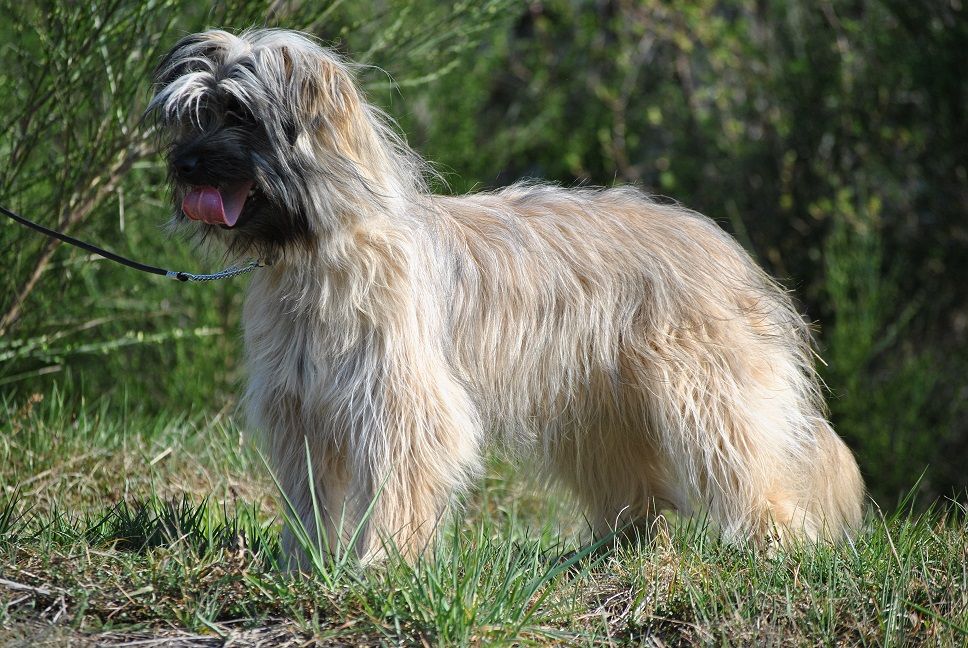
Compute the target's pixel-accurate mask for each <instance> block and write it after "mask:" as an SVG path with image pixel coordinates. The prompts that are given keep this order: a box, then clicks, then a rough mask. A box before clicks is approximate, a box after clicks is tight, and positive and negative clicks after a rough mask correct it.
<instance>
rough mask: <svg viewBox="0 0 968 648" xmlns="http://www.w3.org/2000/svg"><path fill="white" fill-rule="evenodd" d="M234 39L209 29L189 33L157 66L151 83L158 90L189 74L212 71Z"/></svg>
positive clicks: (226, 34) (222, 32)
mask: <svg viewBox="0 0 968 648" xmlns="http://www.w3.org/2000/svg"><path fill="white" fill-rule="evenodd" d="M232 39H233V36H232V35H231V34H229V33H228V32H224V31H220V30H210V31H207V32H202V33H198V34H189V35H188V36H185V37H184V38H182V39H181V40H180V41H178V42H177V43H175V45H174V46H173V47H172V48H171V49H170V50H169V51H168V53H167V54H165V56H164V57H163V58H162V59H161V61H160V62H159V63H158V65H157V66H156V67H155V70H154V74H153V75H152V81H153V83H154V85H155V90H156V91H157V90H159V89H161V88H164V87H166V86H168V85H169V84H171V82H172V81H174V80H175V79H177V78H178V77H180V76H184V75H185V74H187V73H190V72H212V71H214V69H215V67H216V66H217V65H218V64H219V62H220V61H221V60H222V58H223V56H222V53H223V52H224V50H225V49H226V47H228V45H229V43H230V42H231V40H232Z"/></svg>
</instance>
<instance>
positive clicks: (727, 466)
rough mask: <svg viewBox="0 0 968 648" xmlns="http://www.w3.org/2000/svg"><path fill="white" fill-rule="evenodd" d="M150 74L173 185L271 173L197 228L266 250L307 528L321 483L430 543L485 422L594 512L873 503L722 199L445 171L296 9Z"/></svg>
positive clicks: (807, 518) (739, 528) (263, 329)
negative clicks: (726, 221)
mask: <svg viewBox="0 0 968 648" xmlns="http://www.w3.org/2000/svg"><path fill="white" fill-rule="evenodd" d="M155 88H156V94H155V97H154V99H153V101H152V103H151V106H150V108H149V110H150V111H151V113H152V114H154V115H155V116H156V117H157V119H158V122H159V123H160V125H161V126H162V127H163V130H164V131H165V132H167V133H170V135H171V139H172V149H171V164H172V169H173V170H172V174H173V192H174V197H175V203H176V205H179V204H182V201H183V200H184V199H185V197H186V195H188V194H189V192H191V191H195V189H193V188H194V187H197V186H199V185H205V186H208V185H211V186H212V187H218V188H220V189H219V190H220V191H221V190H223V188H224V187H234V186H237V185H238V183H240V182H241V181H253V182H254V187H255V191H254V193H252V194H251V195H250V197H249V198H248V200H247V202H246V204H245V206H244V208H243V211H242V213H241V216H240V219H239V223H238V224H237V225H236V226H235V227H234V228H231V229H225V228H217V227H214V226H212V225H205V224H200V225H199V229H200V231H203V232H204V233H205V234H206V235H213V236H215V237H217V238H220V239H222V240H224V242H225V243H226V244H227V245H228V246H229V248H230V249H231V250H233V251H234V252H236V253H239V254H242V253H250V252H251V253H256V254H260V255H262V256H263V257H267V258H271V259H272V260H273V261H274V265H272V267H271V268H268V269H264V270H261V271H259V272H258V273H257V274H256V275H255V276H254V278H253V279H252V284H251V286H250V288H249V292H248V297H247V299H246V304H245V311H244V329H245V343H246V357H247V362H248V370H249V384H248V389H247V391H246V401H247V403H248V409H249V412H250V417H251V422H252V424H253V425H254V426H255V427H257V428H259V429H260V430H261V431H262V433H263V434H264V435H265V439H266V447H267V448H268V450H269V455H270V461H271V464H272V467H273V468H274V471H275V473H276V475H277V477H278V478H279V479H280V481H281V484H282V487H283V489H284V491H285V493H286V495H287V497H288V498H289V499H290V501H291V504H292V506H293V508H294V510H295V513H296V514H297V515H298V516H299V518H300V519H301V521H302V523H303V524H304V525H305V526H306V528H307V530H308V531H309V534H310V537H315V530H316V528H315V525H316V518H317V516H316V515H314V512H313V502H312V500H313V496H312V490H311V488H315V493H316V497H317V498H318V502H319V504H320V507H321V512H322V515H321V519H322V521H323V523H324V524H325V527H326V528H325V529H324V532H325V534H326V538H327V539H328V540H329V542H331V543H335V542H344V543H345V542H347V540H348V538H349V531H350V530H351V529H353V528H354V527H355V525H356V524H357V523H359V522H360V520H361V519H362V518H363V517H364V515H365V513H366V512H367V509H368V508H369V507H372V508H371V509H370V510H369V512H368V513H369V517H368V518H367V519H366V521H365V522H364V523H363V532H362V533H361V534H360V535H359V536H358V538H357V539H356V542H355V546H354V547H352V549H354V550H355V551H357V552H358V554H359V555H360V556H361V557H363V558H364V559H372V558H378V557H380V556H382V555H385V551H386V547H387V544H386V543H387V542H392V543H393V544H394V545H395V547H396V548H397V549H399V550H400V551H401V552H402V553H403V554H404V555H405V556H407V557H410V558H413V557H415V556H416V555H418V554H420V553H421V552H422V551H423V550H424V549H425V547H427V546H428V544H429V543H430V542H431V541H432V539H433V536H434V533H435V530H436V529H437V527H438V521H439V519H440V517H441V514H442V513H443V512H444V511H445V509H446V507H447V505H448V503H449V502H451V501H452V500H453V498H454V496H455V494H457V493H460V492H461V491H462V489H464V488H465V486H466V485H467V484H468V483H469V481H470V480H471V479H472V477H473V476H474V475H476V474H478V473H479V471H480V470H481V464H482V459H483V457H484V454H485V450H486V449H487V448H488V447H489V446H492V445H493V446H500V447H502V448H504V449H506V450H509V451H511V452H512V453H513V454H515V455H518V456H521V457H526V458H529V459H530V460H531V461H532V462H534V464H536V465H537V466H538V467H539V468H540V470H542V471H543V472H544V474H546V475H547V477H548V478H550V479H553V480H557V481H559V482H562V483H564V484H565V485H567V486H569V487H570V488H571V489H572V490H573V492H574V493H575V494H576V496H577V497H578V498H579V500H580V501H581V503H582V504H583V506H584V507H585V510H586V512H587V516H588V519H589V520H590V521H591V523H592V525H593V527H594V530H595V531H596V532H597V533H606V532H608V531H609V530H610V529H615V528H618V527H622V526H623V525H624V524H626V523H627V522H634V521H642V520H648V519H649V518H650V517H651V516H654V515H655V514H656V513H657V511H658V510H659V509H661V508H666V507H668V508H672V509H675V510H678V511H682V512H696V511H702V512H705V513H707V514H708V515H709V518H710V519H711V520H712V521H714V522H715V523H716V524H717V526H718V527H719V528H720V529H721V531H722V533H724V534H725V536H727V537H728V538H730V539H736V540H744V539H748V538H754V539H764V538H768V537H773V536H774V533H776V534H779V536H780V537H781V539H794V538H804V539H811V540H813V539H820V538H828V539H839V538H842V537H843V536H844V534H845V533H847V532H848V531H849V530H850V528H851V527H853V526H854V525H856V524H857V522H858V521H859V519H860V516H861V506H862V499H863V484H862V482H861V478H860V474H859V472H858V469H857V465H856V463H855V461H854V458H853V457H852V455H851V453H850V451H849V450H848V449H847V447H846V446H845V445H844V443H843V442H842V441H841V440H840V438H839V437H838V436H837V435H836V434H835V433H834V432H833V430H832V429H831V427H830V425H829V424H828V423H827V421H826V420H825V418H824V414H823V403H822V398H821V395H820V390H819V387H818V380H817V378H816V375H815V372H814V368H813V359H812V353H811V349H810V338H809V333H808V330H807V327H806V326H805V325H804V322H803V320H802V319H801V317H800V316H799V315H798V313H797V312H796V310H795V309H794V306H793V304H792V303H791V300H790V299H789V297H788V296H787V295H786V294H785V293H784V291H783V290H782V289H781V288H779V287H778V286H777V285H776V284H775V283H774V282H773V281H771V280H770V278H769V277H767V276H766V274H764V273H763V271H761V270H760V269H759V268H758V267H757V266H756V265H755V263H754V262H753V261H752V260H751V259H750V257H749V256H748V255H747V254H746V252H744V251H743V249H742V248H741V247H740V246H739V245H738V244H737V243H736V242H735V241H734V240H733V239H732V238H731V237H730V236H728V235H727V234H725V233H724V232H723V231H722V230H720V228H719V227H717V226H716V225H715V224H714V223H713V222H712V221H710V220H709V219H707V218H705V217H703V216H701V215H699V214H696V213H694V212H690V211H687V210H685V209H682V208H680V207H675V206H669V205H662V204H658V203H655V202H653V201H652V200H650V199H649V198H648V197H647V196H645V195H643V194H642V193H641V192H639V191H637V190H635V189H631V188H619V189H561V188H558V187H552V186H546V185H533V184H521V185H515V186H512V187H509V188H506V189H503V190H500V191H496V192H492V193H478V194H472V195H467V196H462V197H444V196H436V195H432V194H431V193H430V192H429V191H428V190H427V188H426V185H425V181H424V178H425V175H426V172H425V167H424V165H423V163H422V161H421V160H420V158H419V157H417V156H416V154H414V153H413V152H412V151H411V150H410V149H408V148H407V147H406V146H405V145H404V144H403V143H402V142H401V140H400V139H399V138H398V137H397V136H396V135H395V134H394V133H393V131H392V129H391V128H389V127H388V126H387V121H386V120H385V119H384V118H383V117H382V115H381V114H380V113H379V111H377V110H376V109H375V108H373V107H372V106H371V105H369V104H368V103H367V102H366V101H365V99H364V98H363V96H362V94H361V92H360V91H359V90H358V88H357V86H356V84H355V83H354V79H353V76H352V74H351V71H350V67H349V66H348V65H347V64H346V63H345V62H343V61H341V60H340V59H339V58H338V57H337V56H336V55H335V54H334V53H333V52H331V51H330V50H327V49H325V48H323V47H321V46H319V45H317V44H316V43H315V42H313V41H312V40H310V39H309V38H307V37H305V36H302V35H299V34H296V33H293V32H287V31H279V30H256V31H250V32H246V33H244V34H242V35H240V36H234V35H231V34H229V33H226V32H222V31H210V32H206V33H202V34H197V35H193V36H189V37H187V38H185V39H183V40H182V41H181V42H179V43H178V44H177V45H176V46H175V47H174V49H173V50H172V51H171V52H170V54H169V55H168V56H167V57H166V58H165V59H164V61H162V63H161V64H160V66H159V68H158V70H157V73H156V78H155ZM186 159H188V160H189V162H188V163H186V162H185V160H186ZM246 186H247V185H246ZM212 191H214V189H212ZM176 218H177V219H184V214H182V213H181V211H180V210H179V213H178V215H177V216H176ZM307 447H308V454H309V456H310V457H311V460H312V474H313V475H314V476H315V482H316V483H315V484H313V485H312V487H311V486H310V485H309V483H308V481H309V479H308V474H309V473H308V471H307V464H306V457H307V453H306V449H307ZM340 527H342V529H343V530H340ZM287 542H288V545H289V546H288V549H289V550H290V551H293V552H294V553H297V552H296V549H295V547H294V546H293V545H294V541H293V539H292V536H291V534H290V536H289V540H288V541H287Z"/></svg>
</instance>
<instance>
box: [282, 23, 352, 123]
mask: <svg viewBox="0 0 968 648" xmlns="http://www.w3.org/2000/svg"><path fill="white" fill-rule="evenodd" d="M276 54H277V56H278V57H279V59H278V61H277V64H278V65H280V67H281V70H280V72H281V73H282V77H283V78H284V79H286V84H287V87H286V88H285V95H286V99H287V100H288V101H287V103H289V108H290V110H289V111H288V113H289V115H290V116H291V118H292V121H291V123H288V124H284V129H285V130H286V135H287V138H289V139H290V142H292V141H294V140H295V138H296V137H298V135H299V133H300V132H303V131H305V132H307V133H312V134H316V133H318V132H319V131H320V130H321V129H327V130H330V131H331V132H332V131H334V130H338V129H340V128H341V127H343V126H344V125H345V123H346V121H347V120H348V119H351V118H352V116H353V115H354V113H355V112H356V111H357V110H358V109H359V106H360V102H361V98H360V94H359V91H358V90H357V88H356V84H355V82H354V81H353V77H352V74H351V73H350V71H349V68H348V67H347V66H346V65H345V64H344V63H343V62H342V61H341V60H340V59H339V57H338V56H337V55H336V54H335V53H333V52H332V51H330V50H328V49H326V48H324V47H321V46H319V45H316V44H315V43H312V42H311V41H309V40H308V39H305V40H304V39H299V40H298V41H295V42H294V43H292V44H286V45H283V46H282V47H280V48H279V50H278V52H277V53H276Z"/></svg>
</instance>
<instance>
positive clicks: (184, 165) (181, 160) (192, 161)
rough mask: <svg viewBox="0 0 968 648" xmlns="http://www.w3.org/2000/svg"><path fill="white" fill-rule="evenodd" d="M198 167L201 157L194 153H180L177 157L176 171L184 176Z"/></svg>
mask: <svg viewBox="0 0 968 648" xmlns="http://www.w3.org/2000/svg"><path fill="white" fill-rule="evenodd" d="M198 167H199V159H198V156H197V155H195V154H194V153H189V154H186V155H180V156H178V157H177V158H175V171H177V172H178V173H179V174H181V175H183V176H187V175H191V174H192V173H194V172H195V171H196V170H197V169H198Z"/></svg>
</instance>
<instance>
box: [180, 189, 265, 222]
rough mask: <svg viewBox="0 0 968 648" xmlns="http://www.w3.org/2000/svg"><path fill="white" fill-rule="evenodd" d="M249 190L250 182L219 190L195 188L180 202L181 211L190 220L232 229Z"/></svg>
mask: <svg viewBox="0 0 968 648" xmlns="http://www.w3.org/2000/svg"><path fill="white" fill-rule="evenodd" d="M251 188H252V183H251V182H243V183H242V184H240V185H238V186H236V187H234V188H231V187H227V188H224V189H221V190H219V189H216V188H215V187H210V186H204V187H195V188H194V189H192V190H191V191H190V192H188V194H187V195H186V196H185V198H184V200H182V211H184V212H185V214H187V215H188V217H189V218H191V219H192V220H197V221H202V222H203V223H208V224H209V225H226V226H228V227H234V226H235V224H236V223H237V222H238V221H239V214H241V213H242V207H243V206H245V199H246V196H247V195H248V193H249V189H251Z"/></svg>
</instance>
